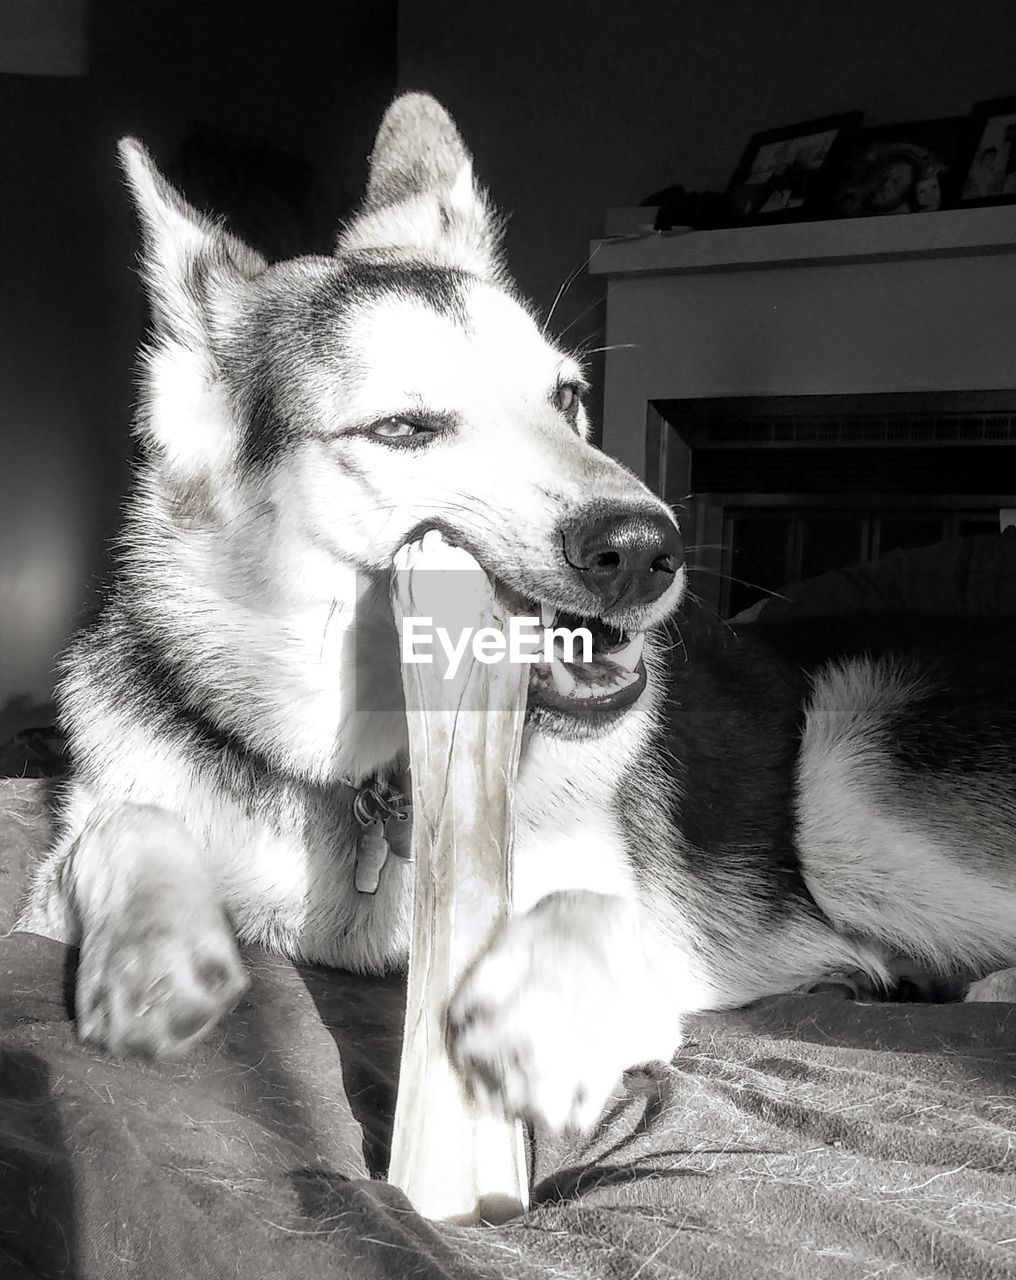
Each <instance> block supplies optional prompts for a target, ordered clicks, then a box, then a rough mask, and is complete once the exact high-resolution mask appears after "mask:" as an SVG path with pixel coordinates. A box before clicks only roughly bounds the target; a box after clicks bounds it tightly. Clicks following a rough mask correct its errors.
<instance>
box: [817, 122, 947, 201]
mask: <svg viewBox="0 0 1016 1280" xmlns="http://www.w3.org/2000/svg"><path fill="white" fill-rule="evenodd" d="M966 126H967V121H966V118H965V117H963V116H950V117H948V118H946V119H941V120H917V121H913V122H911V123H909V124H892V125H879V126H877V127H875V128H870V129H858V130H857V132H856V133H854V134H853V136H852V137H851V138H850V139H849V140H848V142H847V145H846V146H845V147H844V148H843V150H842V152H841V157H840V165H839V172H838V173H837V175H836V180H835V182H834V183H833V184H832V186H831V188H830V202H829V207H828V209H827V216H828V217H831V218H869V217H879V216H884V215H890V214H912V213H933V212H936V211H937V210H939V209H945V208H949V207H950V206H951V205H952V203H953V202H954V196H955V171H956V162H957V157H958V154H959V151H960V147H961V141H962V137H963V133H964V130H965V128H966Z"/></svg>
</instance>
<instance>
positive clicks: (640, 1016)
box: [448, 890, 681, 1130]
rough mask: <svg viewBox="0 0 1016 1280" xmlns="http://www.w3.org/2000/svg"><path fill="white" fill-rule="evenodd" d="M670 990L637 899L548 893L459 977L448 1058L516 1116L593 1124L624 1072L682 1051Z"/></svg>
mask: <svg viewBox="0 0 1016 1280" xmlns="http://www.w3.org/2000/svg"><path fill="white" fill-rule="evenodd" d="M661 960H662V957H661ZM661 983H666V984H667V985H666V987H664V989H662V990H661ZM671 986H672V983H667V978H666V968H665V966H664V964H663V963H655V962H654V959H653V956H652V954H651V951H650V949H649V947H648V946H647V939H646V935H645V932H644V920H643V917H642V912H641V909H640V907H639V906H638V904H637V903H635V902H632V901H630V900H628V899H626V898H622V897H619V896H614V895H609V894H598V893H590V892H588V891H586V890H568V891H566V892H560V893H552V894H549V895H548V896H547V897H545V898H543V899H542V900H541V901H540V902H538V903H537V904H536V906H535V907H533V908H532V909H531V910H530V911H527V912H525V913H523V914H521V915H517V916H513V917H512V918H511V919H509V920H508V922H507V923H506V924H505V926H504V927H503V929H502V930H501V932H500V933H499V934H498V936H497V937H496V938H495V940H494V942H493V944H492V945H491V946H490V948H489V949H488V950H487V951H486V952H485V953H484V954H483V955H482V956H481V957H480V959H479V960H478V961H477V962H476V963H475V964H474V965H473V967H472V969H471V970H470V971H469V972H468V973H467V974H466V976H465V977H464V979H463V981H462V983H461V985H460V987H459V989H458V991H457V992H456V994H455V996H454V997H453V999H452V1001H451V1005H450V1007H449V1013H448V1032H449V1042H450V1046H451V1050H452V1056H453V1059H454V1060H455V1062H456V1064H457V1065H458V1067H459V1069H460V1070H461V1071H462V1072H463V1074H464V1075H465V1077H466V1079H467V1080H468V1081H469V1082H470V1084H471V1086H472V1087H473V1088H474V1089H476V1090H477V1091H478V1092H480V1093H481V1094H484V1095H486V1097H487V1099H488V1100H489V1101H490V1102H491V1103H493V1104H494V1105H496V1106H499V1107H501V1108H503V1109H504V1110H506V1111H507V1112H508V1113H509V1114H511V1115H521V1116H526V1117H528V1118H530V1119H535V1120H540V1121H542V1122H543V1123H545V1124H547V1125H548V1126H549V1127H550V1128H552V1129H556V1130H560V1129H588V1128H590V1127H591V1126H592V1125H593V1124H594V1123H595V1121H596V1120H597V1118H598V1117H599V1115H600V1113H601V1112H602V1110H603V1108H604V1106H605V1104H606V1102H607V1099H608V1097H609V1096H610V1093H611V1091H612V1090H613V1088H614V1087H615V1086H616V1085H617V1083H618V1081H619V1080H620V1078H621V1075H622V1073H623V1072H624V1071H625V1070H626V1069H627V1068H629V1067H632V1066H635V1065H636V1064H639V1063H646V1062H653V1061H659V1060H663V1061H669V1060H670V1058H671V1057H672V1056H673V1054H674V1053H675V1052H676V1050H677V1048H678V1045H679V1043H680V1023H679V1018H678V1016H677V1012H676V1010H677V1008H678V1007H679V1005H680V1004H681V1002H680V1000H678V999H675V998H674V997H675V995H676V993H675V992H673V991H672V990H670V989H669V988H670V987H671Z"/></svg>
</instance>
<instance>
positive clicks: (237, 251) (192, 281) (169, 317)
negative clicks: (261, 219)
mask: <svg viewBox="0 0 1016 1280" xmlns="http://www.w3.org/2000/svg"><path fill="white" fill-rule="evenodd" d="M117 150H118V152H119V156H120V163H121V165H122V166H123V171H124V174H125V176H126V178H127V183H128V185H129V186H130V189H131V194H132V195H133V197H134V203H135V206H136V208H137V211H138V215H139V217H140V220H141V231H142V242H143V253H142V258H141V274H142V279H143V280H144V282H145V285H146V287H147V289H148V295H149V299H150V301H151V306H152V314H153V318H154V321H155V324H156V327H157V328H159V329H161V330H162V331H163V332H164V333H165V334H166V336H168V337H172V338H175V339H177V340H178V341H180V342H182V343H184V345H186V346H188V347H190V348H192V349H193V348H195V347H196V346H198V347H200V346H204V345H206V343H207V339H208V336H209V335H208V329H209V324H210V322H211V321H212V320H213V319H214V315H215V313H216V311H218V310H219V309H220V308H221V307H222V306H223V304H225V305H228V294H229V289H230V286H231V285H235V283H236V281H237V280H240V279H252V278H253V277H254V276H256V275H258V274H259V273H260V272H262V271H263V270H264V269H265V267H266V266H267V263H266V262H265V260H264V258H262V257H261V255H260V254H259V253H256V252H255V251H254V250H253V249H250V248H248V247H247V245H245V244H244V243H243V242H242V241H241V240H238V239H237V238H236V236H233V235H231V234H230V233H229V232H228V231H226V230H225V229H224V228H223V227H221V226H219V225H218V224H217V223H215V222H213V221H212V220H211V219H210V218H207V217H205V216H204V215H203V214H201V213H199V212H198V211H197V210H196V209H194V208H193V207H192V206H191V205H189V204H188V203H187V201H186V200H185V199H184V198H183V196H181V195H180V193H179V192H178V191H177V190H176V189H175V188H174V187H173V186H172V184H171V183H169V182H168V181H167V180H166V178H165V177H163V175H162V174H161V173H160V172H159V170H158V169H157V168H156V166H155V163H154V161H153V160H152V157H151V156H150V155H149V153H148V151H147V149H146V148H145V147H144V146H143V145H142V143H140V142H139V141H138V140H137V139H136V138H121V140H120V144H119V146H118V148H117Z"/></svg>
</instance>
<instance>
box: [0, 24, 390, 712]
mask: <svg viewBox="0 0 1016 1280" xmlns="http://www.w3.org/2000/svg"><path fill="white" fill-rule="evenodd" d="M395 18H396V4H395V0H374V2H373V3H371V4H369V5H334V4H331V3H328V0H308V3H305V4H302V5H299V6H296V7H292V6H285V5H283V4H281V3H274V4H273V3H268V4H265V5H261V6H259V7H258V9H257V14H256V18H255V17H254V15H253V14H252V11H251V9H250V6H249V5H247V4H245V3H241V2H240V0H221V2H220V3H217V4H214V5H207V6H205V7H204V8H203V9H202V10H201V11H200V13H195V14H194V15H193V16H189V17H184V16H182V15H181V9H180V6H179V5H178V4H176V3H171V2H170V0H151V3H146V4H145V5H137V4H134V3H132V0H92V2H91V3H90V4H89V6H88V11H87V45H88V73H87V75H85V76H77V77H66V78H61V77H48V76H20V75H2V76H0V130H2V133H3V137H4V144H5V159H4V166H3V168H2V171H0V207H2V208H3V210H4V232H5V234H4V236H3V237H2V238H0V277H2V278H3V280H4V306H3V308H2V309H0V403H2V404H3V412H2V414H0V456H2V458H3V462H4V465H3V467H2V468H0V654H2V669H0V702H2V701H4V700H6V698H8V697H10V696H14V695H18V694H24V695H28V696H32V697H35V698H36V699H39V700H42V701H44V700H45V699H47V698H48V697H49V694H50V691H51V689H52V681H53V671H52V666H53V659H54V656H55V654H56V653H57V651H58V650H59V649H60V648H61V646H62V644H63V642H64V640H65V638H66V636H67V635H68V634H69V633H70V631H71V630H72V629H73V627H74V625H75V622H76V619H77V617H78V615H79V612H80V610H81V608H82V605H83V604H87V601H88V597H89V591H90V584H91V583H92V582H94V580H95V579H96V578H97V577H98V576H99V575H101V573H102V572H103V570H104V568H105V558H104V553H103V548H104V546H105V544H106V541H107V540H108V538H109V537H110V536H111V535H112V534H113V533H114V531H115V530H116V527H117V525H118V522H119V508H120V504H121V501H122V498H123V494H124V491H125V489H126V486H127V483H128V479H129V474H130V471H129V468H130V460H131V456H132V443H131V438H130V421H131V415H132V407H133V402H134V396H135V385H134V378H135V352H136V349H137V346H138V343H139V341H140V339H141V337H142V334H143V331H144V303H143V299H142V296H141V290H140V286H139V282H138V278H137V271H136V251H137V241H136V236H135V231H134V226H133V223H132V215H131V210H130V204H129V201H128V198H127V194H126V192H125V190H124V188H123V181H122V177H121V175H120V172H119V170H118V168H117V162H116V154H115V147H116V141H117V139H118V138H119V137H120V136H122V135H124V134H127V133H130V134H135V135H137V136H139V137H141V138H142V139H143V140H144V141H145V143H146V144H147V145H148V146H149V148H150V149H151V151H152V153H153V155H154V157H155V159H156V161H157V163H158V164H159V165H160V166H161V167H163V168H164V169H168V168H170V167H171V166H179V167H180V168H181V170H182V171H184V172H185V173H186V175H187V182H188V184H189V185H190V186H191V187H192V189H193V193H194V194H193V196H192V198H194V199H196V200H198V202H199V203H202V204H204V203H205V201H206V200H207V201H208V202H209V204H210V205H212V206H213V207H216V208H217V211H218V212H224V213H226V214H227V216H230V217H236V218H239V219H240V223H241V224H242V225H239V224H238V229H240V230H241V233H244V232H246V233H247V234H249V235H250V237H251V238H252V239H258V238H259V237H261V236H268V235H270V234H276V235H277V241H276V244H277V252H278V254H280V255H284V254H285V253H288V252H289V251H290V250H291V248H292V246H293V245H294V244H298V245H299V246H300V248H301V250H302V251H306V248H312V249H323V250H326V251H327V249H328V247H329V245H330V243H331V239H332V237H333V234H334V228H335V227H336V225H337V223H338V221H339V219H340V217H342V216H344V215H345V214H347V213H348V212H349V211H350V210H351V209H352V207H353V206H354V204H355V202H356V201H357V199H358V198H359V194H360V192H361V190H362V186H363V182H364V179H365V175H366V164H367V156H368V154H369V152H370V147H371V141H372V137H373V131H374V129H375V128H376V125H377V121H378V119H379V117H380V114H381V112H382V111H383V109H384V106H385V104H386V102H387V101H388V100H389V98H390V97H391V96H392V94H393V93H394V90H395V81H396V46H395V39H396V22H395ZM196 122H197V123H196ZM199 174H200V180H199V176H198V175H199ZM282 189H286V194H285V195H282V196H280V195H279V192H280V191H281V190H282ZM234 203H236V204H238V205H239V206H243V207H244V208H245V209H246V210H247V212H245V213H240V212H234ZM290 205H292V208H290ZM251 209H254V210H256V212H255V213H253V214H252V213H251V212H250V210H251ZM276 215H278V216H279V217H280V218H281V220H282V222H283V224H284V226H285V231H284V233H283V232H278V233H270V232H269V224H270V223H271V222H272V221H273V219H274V217H275V216H276Z"/></svg>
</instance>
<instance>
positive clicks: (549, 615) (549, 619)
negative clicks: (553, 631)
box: [540, 601, 557, 627]
mask: <svg viewBox="0 0 1016 1280" xmlns="http://www.w3.org/2000/svg"><path fill="white" fill-rule="evenodd" d="M556 617H557V610H556V609H555V608H554V606H553V605H551V604H547V602H546V601H544V602H543V603H542V604H541V605H540V621H541V622H542V623H543V625H544V626H545V627H552V626H553V625H554V619H555V618H556Z"/></svg>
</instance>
